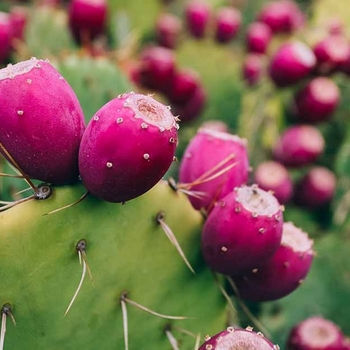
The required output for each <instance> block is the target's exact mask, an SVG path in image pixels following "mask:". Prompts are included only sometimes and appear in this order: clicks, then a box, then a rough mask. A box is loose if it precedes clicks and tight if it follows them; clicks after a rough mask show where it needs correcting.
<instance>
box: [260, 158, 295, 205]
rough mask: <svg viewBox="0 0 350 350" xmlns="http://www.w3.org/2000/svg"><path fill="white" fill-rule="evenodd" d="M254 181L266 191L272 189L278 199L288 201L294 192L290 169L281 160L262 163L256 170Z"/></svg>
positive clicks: (282, 201)
mask: <svg viewBox="0 0 350 350" xmlns="http://www.w3.org/2000/svg"><path fill="white" fill-rule="evenodd" d="M254 182H255V183H256V184H257V185H259V187H260V188H262V189H263V190H265V191H272V192H273V194H274V195H275V197H276V198H277V199H278V201H279V202H280V203H282V204H285V203H287V202H288V201H289V200H290V199H291V197H292V194H293V183H292V179H291V177H290V176H289V173H288V170H287V169H286V168H285V167H284V166H283V165H282V164H281V163H279V162H275V161H272V160H270V161H265V162H262V163H260V164H259V165H258V166H257V168H256V169H255V172H254Z"/></svg>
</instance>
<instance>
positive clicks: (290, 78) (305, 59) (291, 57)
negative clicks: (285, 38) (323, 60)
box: [269, 41, 316, 87]
mask: <svg viewBox="0 0 350 350" xmlns="http://www.w3.org/2000/svg"><path fill="white" fill-rule="evenodd" d="M315 65H316V57H315V55H314V53H313V52H312V50H311V49H310V48H309V47H308V46H306V45H305V44H302V43H301V42H299V41H292V42H287V43H285V44H283V45H282V46H280V48H279V49H278V50H277V52H275V54H274V55H273V56H272V58H271V62H270V66H269V73H270V77H271V79H272V80H273V82H274V83H275V84H276V85H277V86H279V87H286V86H289V85H292V84H295V83H297V82H299V81H300V80H302V79H304V78H306V77H307V76H308V75H309V74H310V73H311V72H312V70H313V69H314V67H315Z"/></svg>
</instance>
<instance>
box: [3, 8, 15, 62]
mask: <svg viewBox="0 0 350 350" xmlns="http://www.w3.org/2000/svg"><path fill="white" fill-rule="evenodd" d="M11 42H12V24H11V18H10V15H9V14H8V13H5V12H0V64H1V63H3V62H4V61H5V60H6V59H7V58H8V57H9V55H10V52H11Z"/></svg>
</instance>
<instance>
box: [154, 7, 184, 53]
mask: <svg viewBox="0 0 350 350" xmlns="http://www.w3.org/2000/svg"><path fill="white" fill-rule="evenodd" d="M155 29H156V38H157V41H158V43H159V45H161V46H164V47H167V48H169V49H174V48H176V46H177V45H178V43H179V39H180V34H181V29H182V24H181V20H180V19H179V18H178V17H177V16H175V15H173V14H171V13H163V14H161V15H160V16H159V17H158V18H157V21H156V28H155Z"/></svg>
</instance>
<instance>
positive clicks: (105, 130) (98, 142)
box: [79, 93, 178, 202]
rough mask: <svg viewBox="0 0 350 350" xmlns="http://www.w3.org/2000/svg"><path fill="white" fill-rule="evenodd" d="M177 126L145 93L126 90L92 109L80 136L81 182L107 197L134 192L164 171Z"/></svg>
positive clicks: (121, 198)
mask: <svg viewBox="0 0 350 350" xmlns="http://www.w3.org/2000/svg"><path fill="white" fill-rule="evenodd" d="M177 130H178V124H177V123H176V119H175V117H174V116H173V115H172V114H171V112H170V110H169V108H168V107H166V106H165V105H163V104H162V103H160V102H158V101H156V100H155V99H153V98H152V97H151V96H146V95H142V94H135V93H129V94H123V95H120V96H119V97H117V98H115V99H113V100H111V101H110V102H108V103H107V104H105V105H104V106H103V107H101V108H100V109H99V110H98V111H97V112H96V114H95V115H94V117H93V118H92V119H91V120H90V122H89V124H88V126H87V128H86V131H85V132H84V135H83V138H82V140H81V145H80V150H79V170H80V176H81V179H82V182H83V184H84V185H85V187H86V188H87V190H88V191H89V192H90V193H91V194H93V195H95V196H97V197H99V198H102V199H104V200H107V201H110V202H125V201H128V200H130V199H133V198H135V197H138V196H140V195H141V194H143V193H145V192H146V191H148V190H149V189H150V188H152V187H153V186H154V185H155V184H156V183H157V182H158V181H159V180H160V179H161V178H162V177H163V175H164V174H165V173H166V172H167V171H168V169H169V167H170V165H171V163H172V161H173V158H174V155H175V149H176V146H177V142H178V140H177ZM130 140H132V142H130Z"/></svg>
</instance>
